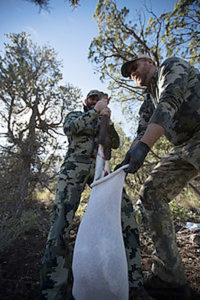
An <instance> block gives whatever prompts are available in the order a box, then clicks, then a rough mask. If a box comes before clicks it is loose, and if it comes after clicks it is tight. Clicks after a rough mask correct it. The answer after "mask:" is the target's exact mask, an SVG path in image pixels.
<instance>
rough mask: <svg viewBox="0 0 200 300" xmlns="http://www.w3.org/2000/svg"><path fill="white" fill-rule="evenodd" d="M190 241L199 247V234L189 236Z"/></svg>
mask: <svg viewBox="0 0 200 300" xmlns="http://www.w3.org/2000/svg"><path fill="white" fill-rule="evenodd" d="M190 241H191V242H192V243H193V244H197V245H199V246H200V234H199V233H195V234H191V236H190Z"/></svg>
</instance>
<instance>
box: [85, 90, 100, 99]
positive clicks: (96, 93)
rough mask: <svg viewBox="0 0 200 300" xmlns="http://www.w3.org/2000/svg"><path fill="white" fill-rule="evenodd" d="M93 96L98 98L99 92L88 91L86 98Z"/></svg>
mask: <svg viewBox="0 0 200 300" xmlns="http://www.w3.org/2000/svg"><path fill="white" fill-rule="evenodd" d="M93 95H97V96H99V91H98V90H91V91H89V93H88V94H87V98H89V97H90V96H93Z"/></svg>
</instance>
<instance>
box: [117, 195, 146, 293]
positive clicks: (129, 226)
mask: <svg viewBox="0 0 200 300" xmlns="http://www.w3.org/2000/svg"><path fill="white" fill-rule="evenodd" d="M121 220H122V233H123V238H124V245H125V250H126V257H127V263H128V278H129V287H139V286H142V285H143V276H142V271H141V254H140V242H139V231H138V227H137V223H136V220H135V214H134V210H133V205H132V203H131V200H130V199H129V197H128V195H127V194H126V191H125V190H124V189H123V192H122V208H121Z"/></svg>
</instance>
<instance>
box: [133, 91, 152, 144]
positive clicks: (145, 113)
mask: <svg viewBox="0 0 200 300" xmlns="http://www.w3.org/2000/svg"><path fill="white" fill-rule="evenodd" d="M153 111H154V107H153V103H152V101H151V96H150V94H149V93H148V92H146V94H145V98H144V102H143V104H142V105H141V107H140V110H139V122H138V129H137V135H136V138H135V140H140V139H141V138H142V136H143V135H144V133H145V130H146V128H147V125H148V123H149V120H150V118H151V116H152V114H153Z"/></svg>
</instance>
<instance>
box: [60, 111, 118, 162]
mask: <svg viewBox="0 0 200 300" xmlns="http://www.w3.org/2000/svg"><path fill="white" fill-rule="evenodd" d="M63 129H64V132H65V134H66V135H67V137H68V142H69V146H68V152H67V155H66V159H69V158H72V159H75V160H77V161H78V160H80V161H81V159H91V158H95V159H96V155H97V149H98V143H97V142H98V133H99V129H100V117H99V116H98V114H97V112H96V111H95V110H94V109H90V110H88V111H86V112H81V111H74V112H71V113H69V114H68V115H67V116H66V118H65V121H64V125H63ZM110 137H111V147H112V148H113V149H117V148H118V147H119V136H118V134H117V132H116V131H115V128H114V125H113V124H111V125H110Z"/></svg>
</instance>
